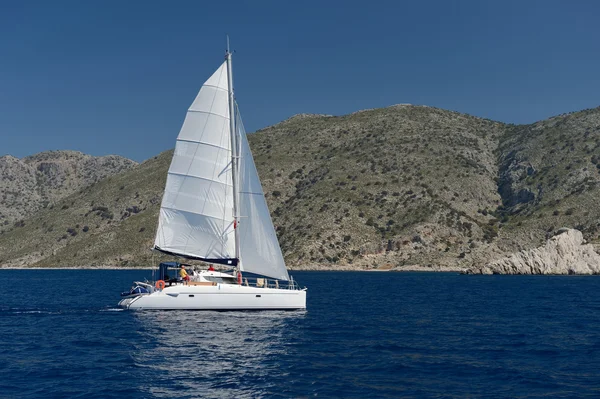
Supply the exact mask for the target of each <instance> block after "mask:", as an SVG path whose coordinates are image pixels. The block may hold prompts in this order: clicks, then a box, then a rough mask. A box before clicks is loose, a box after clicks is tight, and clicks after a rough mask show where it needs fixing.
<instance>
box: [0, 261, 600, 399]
mask: <svg viewBox="0 0 600 399" xmlns="http://www.w3.org/2000/svg"><path fill="white" fill-rule="evenodd" d="M293 275H294V278H295V279H296V280H297V281H298V282H299V283H300V285H302V286H306V287H308V294H307V305H308V309H307V310H306V311H287V312H286V311H263V312H256V311H254V312H213V311H124V310H121V309H118V308H117V307H116V304H117V302H118V300H119V294H120V292H122V291H126V290H127V289H129V287H130V285H131V282H132V281H133V280H139V279H144V278H145V277H148V278H150V277H151V272H150V271H148V270H0V281H1V282H2V290H1V293H0V299H1V301H0V338H1V340H2V341H1V345H0V397H2V398H46V399H47V398H86V399H87V398H127V399H130V398H314V397H317V398H403V397H407V398H584V397H589V398H599V397H600V296H599V293H600V277H578V276H564V277H559V276H464V275H458V274H455V273H394V272H293Z"/></svg>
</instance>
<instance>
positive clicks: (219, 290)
mask: <svg viewBox="0 0 600 399" xmlns="http://www.w3.org/2000/svg"><path fill="white" fill-rule="evenodd" d="M119 306H120V307H122V308H125V309H156V310H174V309H182V310H183V309H185V310H275V309H286V310H295V309H306V290H296V289H277V288H257V287H248V286H245V285H237V284H217V285H214V286H194V285H183V284H181V285H175V286H172V287H166V288H165V289H163V290H162V291H155V292H153V293H151V294H144V295H140V296H137V297H133V298H125V299H123V300H121V301H120V302H119Z"/></svg>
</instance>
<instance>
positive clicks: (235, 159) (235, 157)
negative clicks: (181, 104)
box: [225, 36, 241, 270]
mask: <svg viewBox="0 0 600 399" xmlns="http://www.w3.org/2000/svg"><path fill="white" fill-rule="evenodd" d="M225 59H226V60H227V85H228V90H229V130H230V134H231V171H232V173H231V176H232V178H231V183H232V186H233V226H234V227H233V231H234V234H235V258H236V259H237V260H238V266H237V269H238V270H240V266H239V264H240V263H241V260H240V234H239V231H238V223H239V204H238V191H239V190H238V184H239V183H238V178H239V168H238V163H239V153H238V146H237V144H238V140H237V134H236V128H235V127H236V126H235V122H236V121H235V119H236V118H235V100H234V97H233V72H232V67H231V52H230V51H229V36H227V52H226V53H225Z"/></svg>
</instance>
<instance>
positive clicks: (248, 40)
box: [0, 0, 600, 161]
mask: <svg viewBox="0 0 600 399" xmlns="http://www.w3.org/2000/svg"><path fill="white" fill-rule="evenodd" d="M210 3H214V4H213V5H210ZM599 21H600V2H597V1H525V0H523V1H479V0H474V1H466V0H465V1H419V2H416V1H406V2H401V1H389V2H380V1H373V0H363V1H350V0H347V1H326V0H322V1H283V0H280V1H259V0H255V1H246V2H236V1H229V2H226V1H218V2H217V1H212V2H210V1H182V0H178V1H166V0H165V1H132V0H129V1H121V0H119V1H109V0H105V1H100V0H96V1H92V0H90V1H60V0H57V1H37V2H34V1H26V0H24V1H18V0H12V1H10V0H0V155H4V154H11V155H14V156H17V157H23V156H26V155H30V154H34V153H37V152H40V151H46V150H54V149H72V150H78V151H82V152H85V153H89V154H93V155H106V154H119V155H123V156H126V157H129V158H132V159H135V160H137V161H142V160H144V159H147V158H149V157H152V156H154V155H156V154H158V153H159V152H161V151H164V150H167V149H169V148H172V147H173V146H174V143H175V138H176V137H177V134H178V132H179V128H180V127H181V124H182V122H183V118H184V116H185V111H186V109H187V107H188V106H189V104H190V103H191V102H192V100H193V99H194V97H195V95H196V93H197V91H198V89H199V88H200V86H201V85H202V83H203V82H204V80H206V79H207V78H208V76H210V74H211V73H212V72H213V70H214V69H216V68H217V67H218V66H219V64H220V63H221V61H222V58H223V53H224V49H225V34H226V33H228V34H229V35H230V36H231V40H232V47H233V48H234V49H235V50H236V53H235V54H234V63H233V67H234V78H235V79H234V80H235V86H236V94H237V98H238V102H239V103H240V107H241V110H242V115H243V117H244V121H245V125H246V128H247V130H248V131H255V130H258V129H260V128H262V127H266V126H269V125H272V124H274V123H277V122H279V121H281V120H284V119H287V118H288V117H290V116H292V115H294V114H297V113H321V114H333V115H342V114H347V113H351V112H354V111H357V110H360V109H365V108H376V107H385V106H389V105H393V104H397V103H411V104H424V105H430V106H435V107H440V108H445V109H450V110H455V111H459V112H465V113H469V114H472V115H476V116H480V117H486V118H491V119H495V120H500V121H504V122H513V123H528V122H533V121H536V120H540V119H544V118H547V117H549V116H552V115H556V114H560V113H564V112H570V111H576V110H580V109H584V108H591V107H596V106H599V105H600V22H599Z"/></svg>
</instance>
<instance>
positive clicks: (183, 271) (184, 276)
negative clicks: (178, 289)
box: [179, 265, 190, 281]
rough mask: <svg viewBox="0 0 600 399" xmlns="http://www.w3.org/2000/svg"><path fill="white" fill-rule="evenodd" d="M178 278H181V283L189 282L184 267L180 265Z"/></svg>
mask: <svg viewBox="0 0 600 399" xmlns="http://www.w3.org/2000/svg"><path fill="white" fill-rule="evenodd" d="M179 277H181V279H182V280H183V281H190V276H188V274H187V271H186V270H185V266H183V265H181V269H179Z"/></svg>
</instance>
